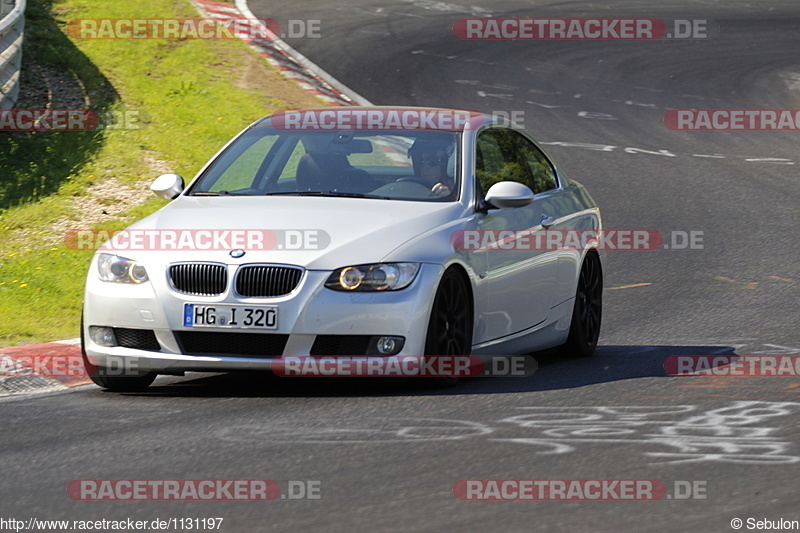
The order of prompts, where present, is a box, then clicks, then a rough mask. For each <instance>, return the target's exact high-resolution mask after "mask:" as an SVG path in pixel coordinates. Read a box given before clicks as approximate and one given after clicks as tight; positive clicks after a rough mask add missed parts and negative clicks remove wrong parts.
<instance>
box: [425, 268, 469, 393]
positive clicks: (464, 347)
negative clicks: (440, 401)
mask: <svg viewBox="0 0 800 533" xmlns="http://www.w3.org/2000/svg"><path fill="white" fill-rule="evenodd" d="M471 351H472V304H471V300H470V298H469V286H468V284H467V282H466V280H465V279H464V276H462V275H461V274H460V273H459V272H458V271H456V270H455V269H450V270H448V271H446V272H445V273H444V276H442V280H441V281H440V282H439V287H438V288H437V289H436V296H435V297H434V300H433V308H432V310H431V318H430V321H429V322H428V334H427V337H426V338H425V355H426V356H429V355H430V356H437V355H445V356H469V355H470V353H471ZM458 380H459V378H458V377H445V376H440V377H433V378H420V381H424V383H425V384H427V385H428V386H431V385H432V386H434V387H438V388H446V387H453V386H455V384H456V383H458Z"/></svg>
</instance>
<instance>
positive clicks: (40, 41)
mask: <svg viewBox="0 0 800 533" xmlns="http://www.w3.org/2000/svg"><path fill="white" fill-rule="evenodd" d="M196 16H197V13H196V12H195V10H194V8H193V7H192V6H191V5H190V4H189V2H188V1H186V0H136V1H135V2H108V1H106V0H28V9H27V23H26V44H25V50H24V53H25V55H24V58H25V59H24V63H25V64H28V61H31V60H35V61H36V62H37V63H39V64H42V65H50V66H53V67H56V68H59V69H64V71H69V72H72V73H73V74H74V75H75V76H76V77H77V78H79V79H80V80H81V82H82V83H83V85H84V86H85V88H86V91H87V92H88V94H89V96H90V98H91V102H92V104H91V107H92V109H95V110H98V111H100V112H108V111H115V112H117V113H124V112H131V111H133V112H134V113H135V114H136V115H138V118H139V128H138V129H127V130H126V129H105V130H100V131H94V132H80V133H79V132H37V133H14V134H8V133H0V346H9V345H16V344H23V343H29V342H46V341H50V340H55V339H60V338H71V337H76V336H78V334H79V321H80V308H81V303H82V290H83V283H84V279H85V276H86V270H87V266H88V263H89V261H90V259H91V256H92V253H91V252H88V251H78V250H71V249H69V248H68V247H67V246H66V245H65V244H64V243H63V242H62V241H61V236H60V235H58V234H57V232H56V231H55V230H54V229H53V228H52V226H53V225H54V224H55V223H56V222H57V221H59V220H63V219H65V218H70V219H73V220H78V217H79V216H80V213H79V212H78V211H77V208H76V207H75V206H74V205H73V204H72V202H71V201H70V200H71V199H73V198H77V197H80V196H83V195H86V194H87V188H88V187H90V186H91V185H93V184H98V183H103V182H104V180H108V179H114V180H118V181H119V182H120V183H123V184H131V183H134V182H137V181H141V180H142V179H148V178H155V176H156V175H157V174H158V173H157V172H154V170H153V169H152V168H150V167H149V166H148V165H147V164H146V163H145V162H144V161H143V158H144V156H145V155H148V156H151V157H155V158H156V159H158V160H160V161H164V162H167V163H168V165H169V167H170V169H171V170H172V171H176V172H178V173H180V174H182V175H183V176H184V177H185V178H186V179H187V180H188V179H190V178H191V177H192V176H193V175H194V174H195V173H196V172H197V171H198V170H199V168H200V167H201V166H202V165H203V164H204V163H205V162H206V160H207V159H208V158H209V157H210V156H211V155H213V154H214V153H215V152H216V151H217V150H218V149H219V148H220V147H221V146H222V145H223V144H224V143H225V142H226V141H227V140H228V139H230V137H231V136H232V135H234V134H235V133H236V132H238V131H240V130H241V129H242V128H243V127H245V126H246V125H248V124H250V123H251V122H252V121H253V120H255V119H257V118H259V117H261V116H264V115H266V114H268V113H271V112H273V111H275V110H277V109H283V108H286V107H288V106H287V105H286V104H284V103H283V102H281V101H278V100H276V99H270V98H267V97H265V96H264V94H262V92H261V91H258V90H252V89H247V88H240V87H239V86H237V84H235V83H234V82H233V81H232V75H231V73H234V72H236V71H237V67H238V65H237V63H236V62H237V60H239V59H240V58H241V57H243V56H242V54H249V53H251V52H249V51H248V50H247V47H246V45H244V43H241V42H239V41H234V40H224V41H211V40H171V41H166V40H72V39H70V38H68V37H67V36H66V34H65V32H64V27H65V25H66V22H67V21H68V20H71V19H79V18H127V17H142V18H169V17H196ZM252 53H253V54H254V52H252ZM26 60H27V61H26ZM23 82H24V77H23ZM294 90H296V91H298V92H301V90H300V89H299V88H294ZM265 92H268V91H265ZM103 202H105V203H104V204H103V205H109V206H113V205H114V204H115V203H116V202H114V201H113V200H109V199H104V200H103ZM164 203H165V202H164V201H161V200H158V199H156V198H155V197H151V198H150V199H149V200H148V201H147V202H146V203H144V204H142V205H138V206H136V207H134V208H132V209H130V210H129V212H127V213H125V215H126V217H125V218H124V219H117V220H115V221H113V222H111V223H104V224H103V225H102V227H103V228H108V227H124V226H126V225H127V224H129V223H130V222H131V221H132V220H134V219H137V218H141V217H143V216H145V215H147V214H149V213H151V212H153V211H154V210H156V209H157V208H158V207H160V206H162V205H164ZM76 224H77V222H76ZM76 229H77V228H76ZM81 229H82V228H81ZM53 243H55V244H53Z"/></svg>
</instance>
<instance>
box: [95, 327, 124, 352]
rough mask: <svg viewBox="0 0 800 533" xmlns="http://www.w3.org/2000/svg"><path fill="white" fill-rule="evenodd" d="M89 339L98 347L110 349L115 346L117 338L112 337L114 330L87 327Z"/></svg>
mask: <svg viewBox="0 0 800 533" xmlns="http://www.w3.org/2000/svg"><path fill="white" fill-rule="evenodd" d="M89 338H90V339H92V342H94V343H95V344H99V345H100V346H108V347H112V346H116V345H117V338H116V337H115V336H114V330H113V329H112V328H106V327H103V326H89Z"/></svg>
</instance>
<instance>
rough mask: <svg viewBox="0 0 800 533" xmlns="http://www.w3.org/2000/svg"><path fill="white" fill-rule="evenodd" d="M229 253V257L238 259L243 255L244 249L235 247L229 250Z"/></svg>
mask: <svg viewBox="0 0 800 533" xmlns="http://www.w3.org/2000/svg"><path fill="white" fill-rule="evenodd" d="M230 255H231V257H233V258H235V259H238V258H240V257H242V256H243V255H244V250H242V249H241V248H237V249H236V250H231V253H230Z"/></svg>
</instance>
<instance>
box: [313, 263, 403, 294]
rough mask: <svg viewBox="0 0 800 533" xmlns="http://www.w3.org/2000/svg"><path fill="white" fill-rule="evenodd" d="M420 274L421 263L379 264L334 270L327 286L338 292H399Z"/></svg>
mask: <svg viewBox="0 0 800 533" xmlns="http://www.w3.org/2000/svg"><path fill="white" fill-rule="evenodd" d="M417 272H419V263H379V264H376V265H357V266H348V267H344V268H340V269H338V270H334V272H333V274H331V275H330V277H329V278H328V281H326V282H325V286H326V287H328V288H329V289H333V290H336V291H399V290H400V289H405V288H406V287H408V286H409V285H410V284H411V282H412V281H414V278H415V277H417Z"/></svg>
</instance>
